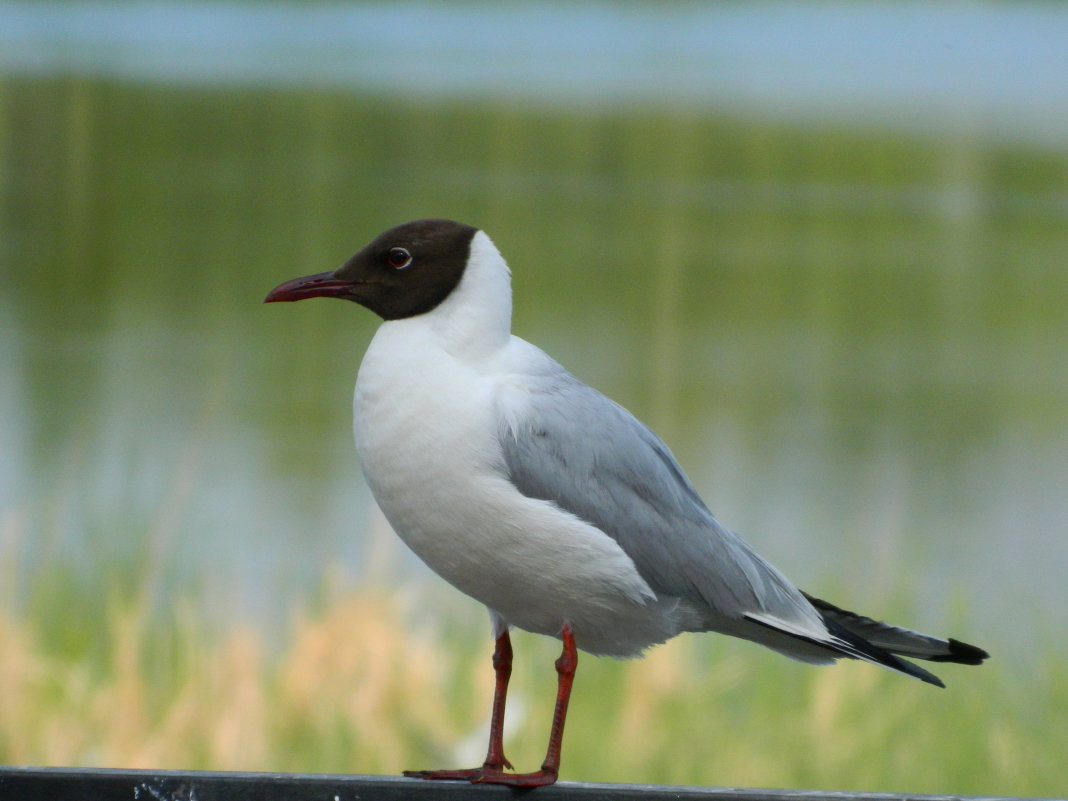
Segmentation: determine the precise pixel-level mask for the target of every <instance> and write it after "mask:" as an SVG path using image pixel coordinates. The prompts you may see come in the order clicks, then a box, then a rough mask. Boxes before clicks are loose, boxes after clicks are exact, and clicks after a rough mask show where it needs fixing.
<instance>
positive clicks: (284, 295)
mask: <svg viewBox="0 0 1068 801" xmlns="http://www.w3.org/2000/svg"><path fill="white" fill-rule="evenodd" d="M355 286H356V284H354V283H353V282H352V281H344V280H342V279H340V278H336V277H335V276H334V274H333V273H332V272H329V273H318V274H316V275H306V276H304V277H303V278H294V279H293V280H292V281H286V282H285V283H283V284H279V285H278V286H276V287H275V288H274V289H272V290H271V291H270V292H268V293H267V297H265V298H264V299H263V302H264V303H279V302H281V301H290V300H304V299H305V298H350V297H351V296H352V290H353V287H355Z"/></svg>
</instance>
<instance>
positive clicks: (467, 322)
mask: <svg viewBox="0 0 1068 801" xmlns="http://www.w3.org/2000/svg"><path fill="white" fill-rule="evenodd" d="M423 319H425V320H426V321H427V322H428V323H429V324H430V326H431V328H432V330H433V331H434V333H435V334H436V335H437V336H438V337H439V338H440V340H441V343H442V346H443V347H444V348H445V349H446V350H447V351H449V352H450V353H453V354H456V355H457V356H466V357H472V356H475V357H477V356H480V355H484V354H486V353H489V352H492V351H494V350H496V349H497V348H500V347H502V346H504V345H505V344H506V343H507V342H508V338H509V336H510V334H511V329H512V281H511V274H510V273H509V271H508V265H507V264H506V263H505V261H504V258H503V257H502V256H501V254H500V253H499V252H498V250H497V248H496V246H494V244H493V242H492V241H491V240H490V238H489V237H488V236H486V234H485V233H483V232H482V231H478V232H477V233H476V234H475V235H474V237H472V239H471V253H470V255H469V257H468V260H467V266H466V268H465V269H464V274H463V277H462V278H461V279H460V283H459V284H458V285H457V287H456V288H455V289H454V290H453V291H452V292H450V293H449V296H448V297H447V298H445V300H443V301H442V302H441V304H440V305H439V306H438V307H437V308H436V309H434V310H433V311H431V312H429V313H428V314H426V315H424V317H423Z"/></svg>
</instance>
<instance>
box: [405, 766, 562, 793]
mask: <svg viewBox="0 0 1068 801" xmlns="http://www.w3.org/2000/svg"><path fill="white" fill-rule="evenodd" d="M505 767H509V768H510V767H512V765H511V763H509V762H508V761H507V760H505V762H504V764H503V765H501V766H500V767H496V766H490V765H483V766H482V767H480V768H467V769H462V770H406V771H404V775H405V776H407V777H408V778H409V779H428V780H441V781H466V782H471V783H472V784H503V785H505V786H507V787H544V786H545V785H549V784H554V783H555V782H556V777H557V774H556V771H555V770H545V769H544V768H542V769H541V770H539V771H536V772H534V773H506V772H505V771H504V768H505Z"/></svg>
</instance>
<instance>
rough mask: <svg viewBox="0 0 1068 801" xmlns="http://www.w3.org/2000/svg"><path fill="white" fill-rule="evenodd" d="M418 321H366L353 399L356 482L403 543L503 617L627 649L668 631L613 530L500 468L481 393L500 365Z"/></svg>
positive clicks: (488, 403)
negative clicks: (468, 353)
mask: <svg viewBox="0 0 1068 801" xmlns="http://www.w3.org/2000/svg"><path fill="white" fill-rule="evenodd" d="M428 339H429V338H428V337H427V335H426V333H425V332H424V331H423V330H421V329H420V328H419V327H418V326H411V325H409V326H405V325H403V324H397V323H392V324H386V325H384V326H383V327H382V328H380V329H379V332H378V334H377V335H376V337H375V339H374V341H373V342H372V344H371V346H370V348H369V349H368V352H367V355H366V357H365V358H364V362H363V365H362V366H361V368H360V375H359V378H358V380H357V384H356V393H355V399H354V413H355V415H354V418H355V424H354V429H355V434H356V448H357V451H358V453H359V457H360V462H361V464H362V466H363V470H364V474H365V475H366V477H367V482H368V484H369V485H370V487H371V491H372V492H373V494H374V496H375V499H376V500H377V502H378V504H379V506H380V507H381V508H382V511H383V512H384V513H385V515H386V518H387V519H388V520H389V522H390V524H391V525H392V526H393V528H394V530H395V531H396V532H397V534H398V535H399V536H400V537H401V539H403V540H404V542H405V543H406V544H407V545H408V546H409V547H410V548H411V549H412V550H413V551H414V552H415V553H416V554H417V555H418V556H419V557H420V558H421V559H422V560H423V561H424V562H426V564H427V565H429V566H430V567H431V569H433V570H434V571H435V572H436V573H438V574H439V575H440V576H442V577H443V578H444V579H445V580H447V581H448V582H450V583H451V584H453V585H454V586H455V587H457V588H458V589H460V590H462V591H463V592H465V593H467V594H468V595H470V596H471V597H473V598H475V599H477V600H479V601H481V602H482V603H484V604H486V606H488V607H490V608H491V609H493V610H494V611H495V612H497V613H498V614H500V615H502V616H503V617H504V618H505V619H506V620H507V621H508V622H509V623H512V624H514V625H516V626H519V627H520V628H523V629H527V630H529V631H533V632H537V633H541V634H548V635H556V634H558V633H559V632H560V630H561V628H562V627H563V625H564V624H565V623H567V624H570V625H571V627H572V629H573V630H574V632H575V636H576V641H577V643H578V645H579V646H580V647H582V648H584V649H585V650H588V651H592V652H595V653H608V654H614V655H619V656H630V655H635V654H636V653H638V652H640V651H641V649H642V648H644V647H646V646H648V645H650V644H652V643H656V642H662V641H664V640H665V639H667V638H668V637H671V636H673V635H674V634H676V633H678V631H679V627H678V625H677V624H676V622H675V621H674V619H673V614H672V612H673V608H674V605H673V604H672V603H671V602H657V601H656V598H655V595H654V594H653V593H652V591H651V590H650V589H649V587H648V586H647V585H646V583H645V582H644V581H643V580H642V578H641V576H639V575H638V572H637V570H636V569H635V567H634V564H633V562H632V561H631V560H630V558H629V557H628V556H627V555H626V554H625V553H624V552H623V551H622V550H621V549H620V548H619V546H618V545H616V543H615V541H614V540H612V539H611V538H610V537H608V536H607V535H606V534H604V533H603V532H601V531H600V530H598V529H596V528H594V527H593V526H590V525H588V524H587V523H585V522H583V521H581V520H579V519H578V518H576V517H574V516H573V515H571V514H570V513H568V512H565V511H563V510H561V509H559V508H558V507H556V506H555V505H554V504H552V503H549V502H546V501H540V500H536V499H532V498H527V497H525V496H523V495H522V494H520V493H519V492H518V491H517V490H516V489H515V488H514V487H513V486H512V484H511V483H510V482H509V481H508V479H507V476H506V473H505V470H504V463H503V457H502V454H501V450H500V446H499V444H498V440H497V436H498V433H497V432H498V420H497V411H496V406H495V399H496V395H497V386H498V383H499V382H500V381H501V380H506V379H502V375H503V374H502V373H499V372H498V373H494V372H493V371H489V372H485V367H484V366H483V372H479V371H478V370H476V369H475V368H474V367H473V366H471V365H470V364H466V363H463V362H460V361H458V360H456V359H455V358H453V357H452V356H450V355H449V354H447V353H446V352H444V351H443V350H440V349H438V348H436V347H434V346H433V344H432V342H430V341H428Z"/></svg>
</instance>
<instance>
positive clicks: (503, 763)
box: [404, 630, 512, 781]
mask: <svg viewBox="0 0 1068 801" xmlns="http://www.w3.org/2000/svg"><path fill="white" fill-rule="evenodd" d="M493 670H494V672H495V673H496V674H497V682H496V684H495V685H494V688H493V711H492V713H491V715H490V736H489V750H488V751H487V752H486V761H485V762H484V763H483V765H482V767H480V768H466V769H461V770H406V771H404V775H405V776H408V777H410V778H413V779H462V780H465V781H475V780H477V778H478V777H479V776H481V775H482V772H483V771H485V770H492V771H496V772H498V773H501V772H503V771H504V769H505V768H510V767H512V763H511V762H509V761H508V759H507V758H506V757H505V756H504V705H505V701H506V700H507V697H508V679H510V678H511V676H512V639H511V637H509V636H508V632H507V630H506V631H505V632H504V634H502V635H501V636H500V637H498V638H497V646H496V648H494V650H493Z"/></svg>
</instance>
